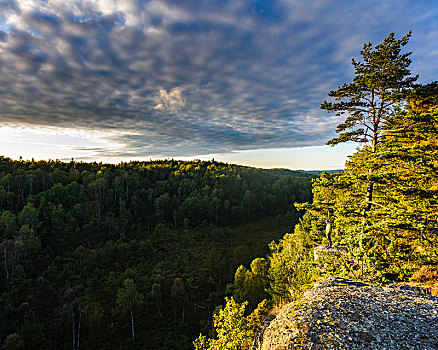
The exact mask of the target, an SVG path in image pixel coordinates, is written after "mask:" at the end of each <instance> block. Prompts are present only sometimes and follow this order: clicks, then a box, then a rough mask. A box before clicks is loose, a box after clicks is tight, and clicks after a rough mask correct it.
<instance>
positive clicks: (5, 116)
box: [0, 0, 438, 157]
mask: <svg viewBox="0 0 438 350" xmlns="http://www.w3.org/2000/svg"><path fill="white" fill-rule="evenodd" d="M437 15H438V13H437V7H436V6H432V5H430V3H429V2H427V1H417V2H415V3H413V2H408V1H395V0H391V1H386V2H383V3H382V2H380V1H356V2H354V3H352V4H347V3H346V2H344V1H340V0H339V1H322V0H321V1H311V2H303V1H290V0H288V1H286V0H285V1H225V0H217V1H170V0H169V1H140V0H139V1H112V0H100V1H97V0H96V1H92V2H90V1H69V2H65V1H61V0H57V1H47V2H43V1H34V2H32V1H0V121H1V122H2V123H3V125H7V124H10V125H32V126H52V127H60V128H75V129H84V130H100V131H104V132H108V133H111V132H114V134H115V135H116V136H112V137H111V138H109V139H108V140H109V141H111V142H114V143H116V144H118V145H122V146H121V148H120V150H119V151H117V152H118V153H117V154H116V155H118V156H119V155H129V156H132V157H139V156H148V155H159V156H166V155H175V156H178V155H180V156H182V155H186V156H188V155H199V154H207V153H218V152H230V151H233V150H242V149H257V148H279V147H294V146H309V145H318V144H323V143H324V142H325V140H327V139H328V138H330V137H331V136H332V132H333V130H334V125H335V124H336V123H335V122H334V121H333V120H331V119H329V117H328V116H327V115H326V114H325V113H324V112H322V111H319V109H318V108H319V104H320V103H321V102H322V101H323V100H324V99H325V98H326V96H327V93H328V91H329V90H330V89H334V88H336V87H337V86H338V85H340V84H342V83H343V82H344V81H349V80H350V79H351V76H352V71H351V68H350V59H351V57H352V56H357V54H358V52H359V50H360V49H361V47H362V44H363V42H365V41H371V42H373V43H378V42H380V41H381V40H382V39H383V38H384V37H385V36H386V35H387V34H388V33H389V32H391V31H394V32H396V34H397V36H398V37H399V36H401V35H403V34H405V33H406V32H407V31H408V30H409V29H414V37H413V39H412V43H411V44H410V45H409V49H410V50H412V51H415V50H416V49H417V48H418V49H419V50H420V52H424V51H425V50H424V48H423V47H424V46H426V47H431V48H435V47H437V41H438V39H437V35H434V34H436V33H437V20H436V18H437V17H438V16H437ZM423 38H427V42H426V41H425V40H426V39H423ZM437 56H438V53H437V51H436V49H435V51H432V50H431V51H430V52H428V53H426V52H424V55H423V56H415V60H416V63H415V65H414V67H415V68H419V69H420V70H417V71H415V73H420V74H423V73H424V74H425V75H426V77H425V80H426V81H427V80H434V78H435V77H436V73H437V66H436V64H435V63H434V64H431V63H430V62H436V61H437V58H438V57H437ZM423 78H424V77H423ZM94 151H96V152H100V151H101V152H105V150H103V149H102V150H97V149H96V150H94Z"/></svg>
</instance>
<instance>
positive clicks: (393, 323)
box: [253, 277, 438, 350]
mask: <svg viewBox="0 0 438 350" xmlns="http://www.w3.org/2000/svg"><path fill="white" fill-rule="evenodd" d="M253 349H260V350H285V349H315V350H316V349H423V350H424V349H430V350H432V349H438V298H437V297H434V296H431V295H427V294H423V293H420V292H419V290H417V289H415V288H409V287H407V286H398V285H392V286H391V287H390V288H380V287H375V286H370V285H366V284H363V283H357V282H352V281H348V280H345V279H339V278H333V277H332V278H329V279H328V280H326V281H324V282H320V283H317V284H315V286H314V287H313V288H312V289H310V290H308V291H306V292H305V293H304V296H303V297H302V299H301V300H299V301H296V302H293V303H290V304H287V305H286V306H284V307H283V309H282V310H281V311H280V313H279V314H278V315H277V317H275V319H273V320H272V321H270V322H269V325H266V326H265V328H262V329H261V330H260V332H259V336H258V339H257V340H256V342H255V344H254V346H253Z"/></svg>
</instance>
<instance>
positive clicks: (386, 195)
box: [194, 32, 438, 350]
mask: <svg viewBox="0 0 438 350" xmlns="http://www.w3.org/2000/svg"><path fill="white" fill-rule="evenodd" d="M410 35H411V33H410V32H409V33H408V34H406V35H405V36H404V37H403V38H401V39H399V40H398V39H395V37H394V34H390V35H389V36H388V37H387V38H385V40H384V41H383V42H382V43H381V44H379V45H377V46H375V47H374V48H373V46H372V45H371V43H366V44H365V45H364V49H363V50H362V51H361V55H362V56H363V60H362V61H356V60H354V59H353V60H352V63H353V67H354V69H355V77H354V79H353V81H352V82H351V83H349V84H344V85H342V86H340V87H339V88H338V89H337V90H333V91H330V93H329V96H330V97H332V98H333V99H332V100H331V101H330V102H327V101H325V102H324V103H323V104H322V105H321V108H322V109H326V110H328V111H329V112H333V113H336V114H337V115H339V116H342V117H345V121H344V122H342V123H341V124H339V125H338V127H337V130H336V131H337V132H338V133H339V135H338V137H336V138H334V139H332V140H329V141H328V142H327V143H328V144H330V145H336V144H338V143H341V142H346V141H353V142H357V143H358V145H359V146H358V148H357V150H356V152H355V153H354V154H353V155H352V156H350V157H349V159H348V161H347V163H346V166H345V169H344V171H343V172H340V173H331V174H328V173H323V174H322V175H321V176H320V177H319V178H317V179H316V180H315V181H314V182H313V189H312V191H313V201H312V202H309V203H305V204H302V203H296V207H297V208H298V209H300V210H305V213H304V215H303V217H302V218H301V219H300V222H299V224H297V225H296V226H295V229H294V231H293V233H288V234H286V235H285V236H284V237H283V238H282V239H280V241H279V242H278V243H275V242H272V243H271V244H270V246H269V248H270V252H269V254H268V255H267V256H266V258H257V259H255V260H253V261H252V263H251V264H250V265H249V266H248V265H246V266H240V267H239V268H238V269H237V271H236V273H235V280H234V283H233V285H232V288H230V289H231V290H232V292H233V298H232V299H228V301H227V304H226V306H225V308H224V309H223V310H221V311H220V312H218V313H216V314H215V315H214V320H215V331H214V332H211V333H209V334H208V337H207V336H204V335H201V336H200V337H199V338H198V339H197V340H196V341H195V342H194V346H195V349H196V350H206V349H207V350H216V349H250V348H251V344H252V341H253V338H254V336H255V332H256V329H257V327H258V326H259V325H260V322H261V321H262V320H263V317H261V315H264V314H266V313H267V312H268V311H269V304H271V305H272V304H280V305H282V304H285V303H287V302H290V301H293V300H296V299H297V297H299V296H300V295H301V294H302V292H303V291H305V290H306V289H308V288H309V287H311V286H312V285H313V284H314V282H315V281H317V280H318V279H324V278H326V277H328V276H338V277H348V278H349V279H353V280H358V281H366V282H367V283H373V284H385V283H388V282H406V283H407V282H413V283H420V284H422V285H425V286H427V287H430V290H434V291H435V293H436V291H437V290H438V268H437V266H438V136H437V135H438V83H437V82H432V83H429V84H423V85H421V84H415V83H414V82H415V81H416V79H417V77H415V76H411V75H410V71H409V69H408V67H409V65H410V63H411V61H410V59H409V58H408V56H409V55H410V53H402V52H401V48H402V46H404V45H406V44H407V42H408V40H409V38H410ZM267 300H268V301H267ZM336 302H338V301H336ZM362 307H364V308H366V307H367V305H361V308H362ZM291 313H292V314H293V312H292V311H291ZM311 321H312V322H313V321H315V320H311ZM320 321H321V320H317V322H318V323H320ZM425 322H427V320H426V321H425ZM321 324H325V322H321ZM287 328H288V329H287V332H289V331H291V328H290V327H289V326H288V327H287ZM308 330H309V331H310V329H308ZM278 331H279V332H286V331H285V330H284V329H282V330H281V329H278ZM300 331H303V332H304V333H305V332H306V329H301V330H300ZM293 334H294V336H295V333H293ZM278 336H279V337H281V336H282V335H281V334H279V335H278ZM322 339H323V338H322ZM283 345H284V344H283ZM283 345H282V346H283ZM295 345H296V344H295ZM344 345H345V346H346V348H349V347H350V348H355V346H354V344H353V345H352V344H344ZM344 345H343V347H344ZM305 346H306V347H307V346H308V343H306V345H305ZM294 347H295V346H294V344H293V343H292V342H290V343H289V344H287V348H294ZM328 347H329V346H328ZM328 347H327V348H328ZM400 347H403V346H400ZM324 348H325V347H324ZM429 348H430V347H428V349H429ZM430 349H431V348H430Z"/></svg>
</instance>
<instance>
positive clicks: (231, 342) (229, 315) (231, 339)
mask: <svg viewBox="0 0 438 350" xmlns="http://www.w3.org/2000/svg"><path fill="white" fill-rule="evenodd" d="M226 301H227V303H226V305H225V308H223V309H221V310H219V312H218V313H217V314H216V315H214V328H215V332H216V337H215V339H207V338H206V337H205V336H203V335H202V334H200V335H199V337H198V338H197V339H196V340H195V341H194V342H193V345H194V348H195V350H245V349H249V348H250V346H251V344H252V341H253V338H254V335H255V332H256V330H257V327H258V326H259V325H260V323H261V322H262V321H263V318H264V317H265V316H266V314H267V312H268V302H267V301H266V300H264V301H263V302H261V303H260V304H259V305H258V307H257V308H256V309H255V310H254V312H253V313H251V314H250V315H249V316H245V308H246V305H247V304H248V302H244V303H241V304H239V303H237V302H236V301H235V300H234V299H233V298H231V299H228V298H227V299H226Z"/></svg>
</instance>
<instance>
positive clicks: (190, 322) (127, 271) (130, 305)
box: [0, 157, 312, 350]
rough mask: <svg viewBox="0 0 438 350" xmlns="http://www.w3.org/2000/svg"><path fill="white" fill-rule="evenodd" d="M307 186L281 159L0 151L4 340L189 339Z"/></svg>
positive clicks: (146, 344) (52, 344)
mask: <svg viewBox="0 0 438 350" xmlns="http://www.w3.org/2000/svg"><path fill="white" fill-rule="evenodd" d="M311 197H312V193H311V176H310V175H307V174H304V173H300V172H294V171H290V170H285V169H273V170H263V169H256V168H249V167H243V166H236V165H230V164H224V163H219V162H215V161H191V162H183V161H174V160H163V161H150V162H130V163H120V164H118V165H114V164H101V163H83V162H76V161H74V160H72V161H71V162H67V163H65V162H60V161H51V160H49V161H33V160H30V161H25V160H19V161H14V160H11V159H9V158H5V157H0V271H1V274H0V344H1V346H3V348H4V349H67V348H73V349H76V350H77V349H80V348H82V349H132V348H136V349H190V348H192V341H193V340H194V339H195V338H196V336H198V335H199V333H200V332H208V330H209V329H210V328H211V317H212V315H213V312H214V310H215V308H216V306H218V305H221V304H222V303H223V301H224V297H225V296H226V295H229V293H228V292H227V285H229V284H230V283H231V282H232V281H233V278H234V271H235V269H236V268H237V267H238V266H239V265H241V264H248V263H249V262H250V261H251V260H252V259H253V258H255V257H258V256H263V255H265V254H266V253H267V243H269V242H270V241H271V240H274V239H279V238H280V237H281V236H282V235H283V234H284V233H285V232H288V231H290V230H291V229H292V228H293V226H294V224H295V223H296V222H297V220H298V218H299V214H298V212H297V210H296V209H295V208H294V206H293V203H294V202H306V201H310V200H311ZM227 293H228V294H227Z"/></svg>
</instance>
